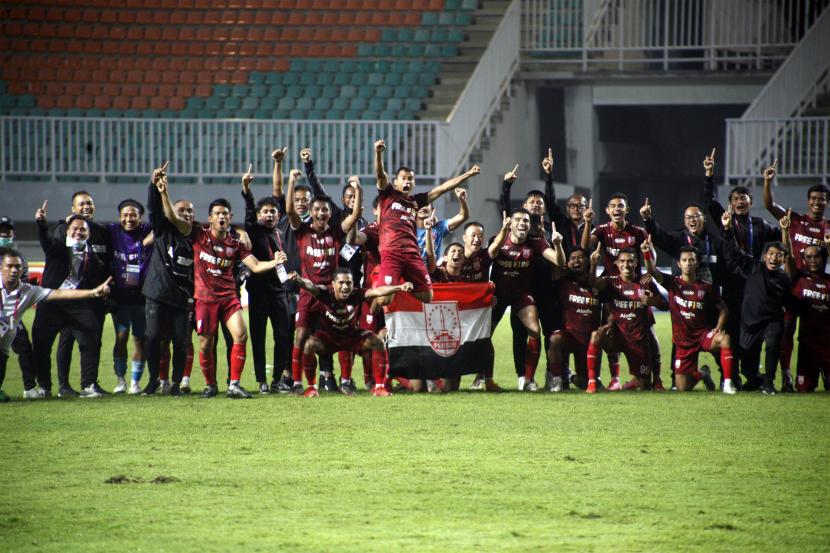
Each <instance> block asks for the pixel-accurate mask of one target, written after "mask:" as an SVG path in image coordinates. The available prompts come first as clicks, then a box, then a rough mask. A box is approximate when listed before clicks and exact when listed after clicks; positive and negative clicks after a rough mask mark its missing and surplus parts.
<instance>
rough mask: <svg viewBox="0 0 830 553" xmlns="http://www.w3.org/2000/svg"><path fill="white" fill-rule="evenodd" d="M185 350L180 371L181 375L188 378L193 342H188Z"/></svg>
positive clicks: (191, 361)
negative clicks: (182, 366)
mask: <svg viewBox="0 0 830 553" xmlns="http://www.w3.org/2000/svg"><path fill="white" fill-rule="evenodd" d="M185 351H186V353H185V356H184V371H183V372H182V376H186V377H188V378H190V373H191V372H192V371H193V342H189V343H188V344H187V349H186V350H185Z"/></svg>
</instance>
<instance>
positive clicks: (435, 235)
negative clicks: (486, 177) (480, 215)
mask: <svg viewBox="0 0 830 553" xmlns="http://www.w3.org/2000/svg"><path fill="white" fill-rule="evenodd" d="M455 195H456V197H457V198H458V204H459V205H460V208H459V210H458V213H457V214H455V215H454V216H452V217H450V218H449V219H442V220H440V221H438V220H436V218H435V208H434V207H432V205H426V206H424V207H422V208H421V209H419V210H418V215H417V217H416V218H415V223H416V225H417V229H416V235H417V238H418V247H419V248H421V255H422V257H423V258H424V261H426V259H427V256H426V252H425V251H424V249H425V247H426V231H427V229H426V223H427V221H429V224H430V231H431V232H432V241H433V246H434V248H435V251H441V244H442V242H443V241H444V237H445V236H447V235H448V234H449V233H451V232H453V231H454V230H455V229H457V228H458V227H460V226H461V225H462V224H464V222H465V221H466V220H467V219H469V218H470V207H469V206H468V205H467V191H466V190H465V189H463V188H456V189H455Z"/></svg>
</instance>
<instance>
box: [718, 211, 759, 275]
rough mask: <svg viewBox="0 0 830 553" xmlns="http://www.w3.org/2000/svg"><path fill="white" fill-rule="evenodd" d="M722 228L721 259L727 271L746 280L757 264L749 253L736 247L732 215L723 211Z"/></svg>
mask: <svg viewBox="0 0 830 553" xmlns="http://www.w3.org/2000/svg"><path fill="white" fill-rule="evenodd" d="M720 223H721V227H722V228H723V257H724V261H725V262H726V265H727V267H729V270H730V271H731V272H733V273H735V274H737V275H740V276H742V277H744V278H747V277H748V276H749V275H751V274H752V273H753V272H755V269H756V268H757V267H758V262H757V261H755V260H754V259H753V258H752V255H751V252H750V253H746V252H744V251H743V250H742V249H741V248H739V247H738V242H737V241H736V240H735V232H734V231H733V230H732V214H730V213H729V212H728V211H724V212H723V214H722V215H721V218H720Z"/></svg>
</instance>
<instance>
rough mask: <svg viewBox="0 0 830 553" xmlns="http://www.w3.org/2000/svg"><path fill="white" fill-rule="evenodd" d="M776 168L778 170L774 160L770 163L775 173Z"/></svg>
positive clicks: (776, 162)
mask: <svg viewBox="0 0 830 553" xmlns="http://www.w3.org/2000/svg"><path fill="white" fill-rule="evenodd" d="M777 168H778V160H777V159H776V160H775V161H773V162H772V170H773V171H775V169H777Z"/></svg>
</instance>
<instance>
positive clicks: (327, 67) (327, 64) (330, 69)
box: [322, 59, 340, 73]
mask: <svg viewBox="0 0 830 553" xmlns="http://www.w3.org/2000/svg"><path fill="white" fill-rule="evenodd" d="M339 70H340V62H339V61H337V60H333V59H329V60H325V61H324V62H323V68H322V72H323V73H337V72H338V71H339Z"/></svg>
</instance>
